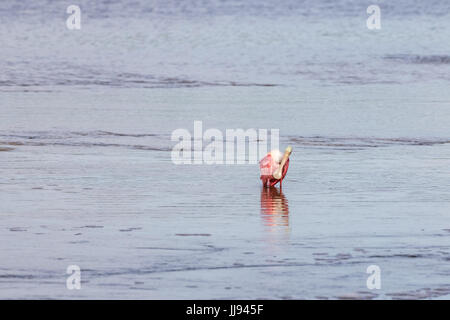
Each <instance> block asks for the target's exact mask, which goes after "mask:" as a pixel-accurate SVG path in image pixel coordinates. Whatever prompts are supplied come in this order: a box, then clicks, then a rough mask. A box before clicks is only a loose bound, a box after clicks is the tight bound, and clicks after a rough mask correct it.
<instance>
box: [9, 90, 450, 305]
mask: <svg viewBox="0 0 450 320" xmlns="http://www.w3.org/2000/svg"><path fill="white" fill-rule="evenodd" d="M227 90H228V89H227ZM242 90H244V91H240V93H243V92H248V89H242ZM258 90H259V89H258ZM274 90H275V89H274ZM203 92H204V93H205V94H206V93H207V91H203ZM217 92H219V91H217ZM178 93H179V94H183V93H184V91H183V90H180V91H179V92H178ZM40 94H42V93H40ZM86 94H87V95H90V93H86V92H85V93H82V95H86ZM121 94H124V92H122V93H121ZM130 94H133V95H134V92H133V93H130ZM170 94H171V96H172V97H173V95H174V94H177V93H176V91H175V90H172V91H171V92H170ZM198 94H199V95H198V96H197V98H199V97H200V96H201V95H202V94H203V93H202V92H198ZM30 95H32V94H30ZM230 96H232V95H230ZM255 96H256V95H255ZM22 97H23V96H22ZM16 98H17V97H16ZM20 99H22V104H21V105H22V106H23V107H22V108H23V109H22V110H19V111H18V110H17V109H13V108H11V109H10V111H11V113H9V115H8V116H6V117H15V118H16V119H22V120H23V121H32V123H33V125H34V126H35V127H36V128H39V130H34V131H32V130H30V131H27V130H20V129H18V128H11V130H9V131H6V132H5V131H2V133H1V137H0V141H1V144H2V147H4V146H6V147H9V146H11V145H14V150H10V151H8V152H2V154H1V162H0V163H1V168H0V170H1V172H2V179H1V184H0V190H1V195H2V201H1V212H2V215H1V219H0V229H1V230H2V232H1V233H0V237H1V239H0V240H1V241H0V243H1V244H0V246H1V252H2V263H1V266H0V271H1V272H0V274H1V275H0V285H1V288H2V290H0V296H1V298H69V299H71V298H88V299H90V298H113V299H119V298H120V299H123V298H125V299H129V298H130V299H131V298H139V299H141V298H142V299H165V298H175V299H191V298H192V299H246V298H248V299H270V298H275V299H316V298H318V299H355V298H357V299H378V298H393V299H415V298H420V299H422V298H425V299H427V298H441V297H445V296H448V294H449V293H450V286H449V284H448V278H449V275H450V269H449V268H448V265H449V264H448V261H449V259H450V248H449V247H450V243H449V242H448V238H449V237H450V224H449V223H450V220H449V217H448V209H449V201H450V198H449V195H448V183H447V182H448V178H449V173H448V167H449V164H450V144H449V143H448V141H446V140H445V138H434V139H433V138H430V137H427V138H412V137H411V138H408V137H407V136H406V135H404V136H403V138H399V137H393V138H387V137H379V136H370V127H368V128H367V130H366V132H367V136H366V137H355V136H350V137H345V136H343V137H342V136H341V137H339V136H338V135H336V136H333V135H328V136H327V135H323V136H317V135H309V136H308V135H307V134H306V135H302V136H298V135H295V134H293V131H294V129H292V130H291V132H289V128H290V127H289V126H288V125H289V122H286V124H287V127H286V130H285V131H281V142H280V143H281V145H287V144H291V145H292V146H293V148H294V152H293V154H292V156H291V164H290V167H289V172H288V175H287V178H286V180H285V181H284V183H283V189H282V191H280V190H278V189H274V190H265V189H262V188H261V185H260V181H259V178H258V166H257V165H229V166H226V165H209V166H208V165H181V166H177V165H174V164H173V163H172V161H171V158H170V150H171V146H172V142H170V140H169V133H170V130H167V131H163V130H156V129H155V130H152V129H151V128H152V125H149V126H148V127H149V129H148V130H141V128H136V127H137V126H134V127H132V126H130V127H129V129H128V130H126V129H124V128H123V126H125V125H128V124H129V123H130V124H138V126H139V125H141V126H144V124H145V123H144V122H145V120H144V121H143V120H138V118H137V117H139V116H140V112H138V111H136V113H135V115H130V116H128V118H124V119H125V121H123V122H122V123H121V126H122V127H119V128H113V127H109V128H106V125H104V124H102V122H99V120H97V119H102V118H104V116H106V117H107V116H108V114H109V113H110V112H112V110H119V107H118V104H121V103H122V102H118V103H116V104H115V103H114V102H113V100H114V97H113V98H112V99H111V101H110V102H109V103H108V105H109V110H106V111H105V110H104V108H98V109H97V108H92V109H90V110H89V112H90V117H91V119H92V120H91V121H90V122H82V121H80V119H79V118H80V117H81V118H84V117H85V113H84V112H79V113H77V114H76V116H75V119H74V118H72V119H69V118H68V119H66V120H64V121H63V122H61V123H58V127H61V126H65V127H66V128H67V129H68V130H61V129H57V128H53V127H54V124H53V122H51V121H48V120H49V119H50V117H49V116H48V115H46V114H42V113H40V111H36V110H35V109H33V104H32V103H31V101H33V100H34V99H33V98H32V96H29V97H27V96H25V98H20ZM86 100H87V97H86ZM26 101H30V103H29V104H27V102H26ZM229 104H230V105H232V104H233V102H232V101H230V102H229ZM27 105H29V107H27ZM123 106H125V104H123ZM78 108H80V109H82V108H84V106H83V105H78ZM86 108H87V107H86ZM47 110H48V112H49V114H51V113H53V114H58V112H61V110H59V109H58V107H57V106H56V105H55V108H53V109H52V108H48V109H47ZM218 110H220V108H219V109H218ZM86 111H87V110H86ZM17 112H23V113H24V114H25V113H27V114H30V115H32V117H30V118H29V119H30V120H24V119H26V118H25V117H22V116H21V117H19V116H18V114H17ZM418 112H420V111H418ZM410 116H411V117H414V115H413V114H410ZM3 117H5V115H3ZM148 119H150V118H148ZM72 121H73V122H72ZM152 121H155V125H156V126H157V121H156V120H148V123H151V122H152ZM10 123H11V122H10ZM72 123H73V124H74V125H72ZM81 123H84V125H85V126H86V127H88V126H90V127H92V128H99V129H101V130H90V129H89V128H79V126H78V124H81ZM231 123H233V122H231ZM316 123H318V122H316ZM15 125H16V126H17V122H16V124H15ZM19 125H20V123H19ZM30 125H31V122H30ZM108 125H109V126H111V124H108ZM189 125H192V122H190V123H187V126H186V127H187V128H189ZM71 126H74V127H73V128H71ZM75 126H76V127H77V130H75ZM102 126H103V127H102ZM322 126H323V128H325V127H327V124H326V123H322ZM244 128H245V127H244ZM291 128H294V127H291ZM329 128H330V126H328V129H329ZM435 128H436V127H435ZM169 129H171V128H169ZM286 131H287V132H286ZM324 131H325V129H324ZM284 133H285V134H284ZM399 136H400V135H399ZM72 264H75V265H79V266H80V268H81V270H82V289H81V290H68V289H66V278H67V276H68V275H66V273H65V271H66V268H67V266H68V265H72ZM372 264H376V265H378V266H380V268H381V272H382V274H381V276H382V289H381V290H369V289H367V287H366V280H367V277H368V274H366V268H367V267H368V266H369V265H372Z"/></svg>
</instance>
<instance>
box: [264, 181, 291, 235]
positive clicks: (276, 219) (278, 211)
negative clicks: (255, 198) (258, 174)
mask: <svg viewBox="0 0 450 320" xmlns="http://www.w3.org/2000/svg"><path fill="white" fill-rule="evenodd" d="M261 216H262V218H263V221H264V224H265V225H266V226H270V227H276V226H284V227H288V226H289V206H288V201H287V199H286V197H285V196H284V194H283V192H282V191H281V190H278V189H277V188H274V187H272V188H264V187H263V188H262V190H261Z"/></svg>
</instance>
